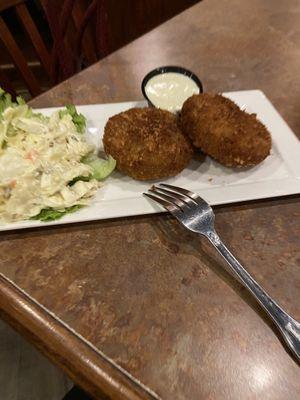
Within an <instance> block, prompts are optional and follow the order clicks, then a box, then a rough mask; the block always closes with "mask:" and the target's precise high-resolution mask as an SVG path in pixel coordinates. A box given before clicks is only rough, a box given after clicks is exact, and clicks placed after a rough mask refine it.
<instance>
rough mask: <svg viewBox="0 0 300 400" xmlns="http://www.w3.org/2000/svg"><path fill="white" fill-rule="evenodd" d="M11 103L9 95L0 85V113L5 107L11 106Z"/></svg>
mask: <svg viewBox="0 0 300 400" xmlns="http://www.w3.org/2000/svg"><path fill="white" fill-rule="evenodd" d="M13 104H14V103H13V101H12V99H11V95H10V94H9V93H5V91H4V90H3V89H2V88H1V87H0V114H2V113H3V111H4V110H5V109H6V108H7V107H11V106H12V105H13Z"/></svg>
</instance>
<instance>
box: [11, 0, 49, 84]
mask: <svg viewBox="0 0 300 400" xmlns="http://www.w3.org/2000/svg"><path fill="white" fill-rule="evenodd" d="M16 12H17V15H18V17H19V19H20V21H21V23H22V25H23V27H24V29H25V30H26V32H27V34H28V36H29V37H30V39H31V42H32V44H33V46H34V48H35V50H36V53H37V55H38V57H39V59H40V60H41V63H42V64H43V67H44V68H45V71H46V72H47V74H48V76H49V77H51V68H50V63H51V59H50V54H49V52H48V50H47V48H46V46H45V44H44V42H43V39H42V38H41V35H40V34H39V31H38V30H37V27H36V25H35V23H34V21H33V19H32V18H31V15H30V14H29V11H28V9H27V7H26V5H25V4H19V5H17V6H16Z"/></svg>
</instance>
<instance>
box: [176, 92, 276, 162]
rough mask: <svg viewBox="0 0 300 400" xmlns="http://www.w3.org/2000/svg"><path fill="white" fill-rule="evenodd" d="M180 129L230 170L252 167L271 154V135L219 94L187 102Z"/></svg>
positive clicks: (193, 97) (256, 120) (250, 115)
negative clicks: (230, 168)
mask: <svg viewBox="0 0 300 400" xmlns="http://www.w3.org/2000/svg"><path fill="white" fill-rule="evenodd" d="M181 128H182V130H183V132H184V133H185V134H186V135H188V136H189V137H190V138H191V140H192V142H193V144H194V146H195V147H198V148H200V149H201V150H202V151H203V152H204V153H206V154H208V155H209V156H211V157H212V158H214V159H215V160H217V161H219V162H220V163H221V164H223V165H225V166H227V167H249V166H253V165H256V164H259V163H260V162H261V161H263V160H264V159H265V158H266V157H267V156H268V155H269V154H270V149H271V135H270V133H269V132H268V130H267V129H266V127H265V126H264V125H263V124H262V123H261V122H260V121H258V119H257V118H256V115H255V114H247V113H246V112H245V111H242V110H241V109H240V108H239V107H238V106H237V105H236V104H235V103H234V102H233V101H231V100H229V99H227V98H226V97H223V96H221V95H219V94H208V93H204V94H199V95H194V96H192V97H190V98H188V99H187V100H186V101H185V103H184V104H183V107H182V110H181Z"/></svg>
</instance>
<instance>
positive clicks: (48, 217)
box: [30, 204, 83, 222]
mask: <svg viewBox="0 0 300 400" xmlns="http://www.w3.org/2000/svg"><path fill="white" fill-rule="evenodd" d="M81 207H83V206H82V205H79V204H76V205H74V206H72V207H68V208H65V209H64V210H62V211H59V210H54V209H53V208H44V209H43V210H41V211H40V213H39V214H37V215H35V216H34V217H31V218H30V219H32V220H40V221H43V222H49V221H55V220H56V219H59V218H61V217H63V216H64V215H66V214H69V213H73V212H75V211H78V210H80V208H81Z"/></svg>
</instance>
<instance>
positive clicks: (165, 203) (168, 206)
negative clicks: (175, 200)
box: [143, 193, 180, 214]
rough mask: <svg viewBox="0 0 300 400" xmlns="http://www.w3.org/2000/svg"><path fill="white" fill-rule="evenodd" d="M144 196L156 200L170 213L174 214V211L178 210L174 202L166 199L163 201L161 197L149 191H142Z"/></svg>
mask: <svg viewBox="0 0 300 400" xmlns="http://www.w3.org/2000/svg"><path fill="white" fill-rule="evenodd" d="M143 195H144V196H146V197H149V198H150V199H151V200H154V201H156V202H157V203H159V204H160V205H161V206H163V207H164V208H165V209H166V210H167V211H169V212H170V213H171V214H175V213H176V212H179V211H180V210H179V208H178V207H177V206H175V205H174V204H171V203H169V202H168V201H165V200H163V199H161V198H160V197H158V196H154V195H153V194H150V193H143Z"/></svg>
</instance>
